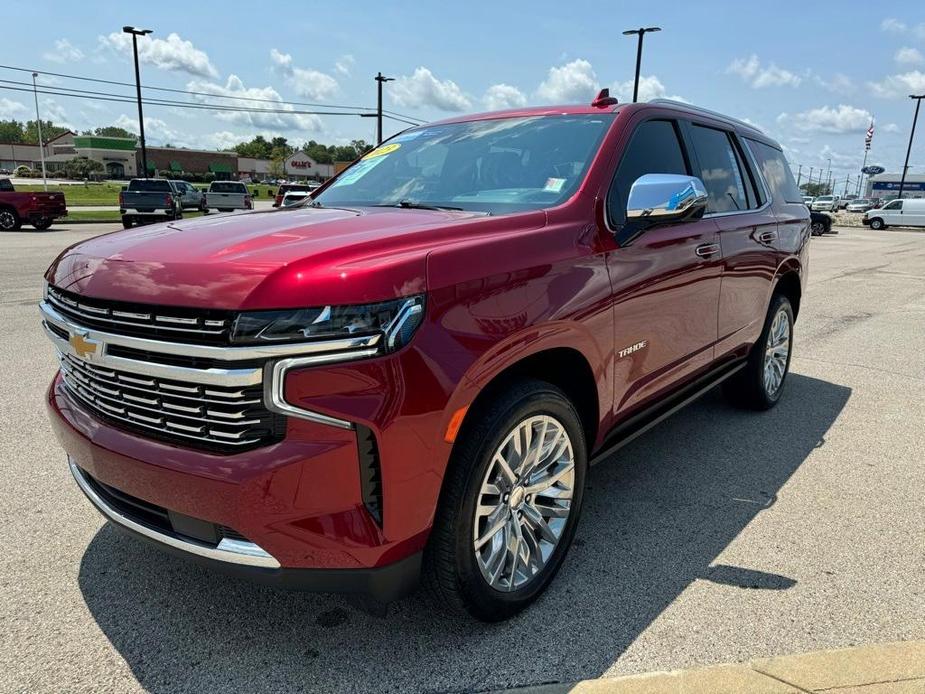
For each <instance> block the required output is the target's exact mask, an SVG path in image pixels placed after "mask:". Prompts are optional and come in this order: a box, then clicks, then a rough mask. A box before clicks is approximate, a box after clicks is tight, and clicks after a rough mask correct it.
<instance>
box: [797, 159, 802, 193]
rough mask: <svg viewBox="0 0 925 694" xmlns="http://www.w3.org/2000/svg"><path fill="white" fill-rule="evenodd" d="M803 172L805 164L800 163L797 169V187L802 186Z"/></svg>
mask: <svg viewBox="0 0 925 694" xmlns="http://www.w3.org/2000/svg"><path fill="white" fill-rule="evenodd" d="M802 173H803V165H802V164H800V167H799V168H798V169H797V188H799V187H800V174H802Z"/></svg>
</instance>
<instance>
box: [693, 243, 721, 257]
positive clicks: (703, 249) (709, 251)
mask: <svg viewBox="0 0 925 694" xmlns="http://www.w3.org/2000/svg"><path fill="white" fill-rule="evenodd" d="M694 253H696V254H697V255H699V256H700V257H701V258H709V257H710V256H711V255H716V254H717V253H719V244H718V243H704V244H701V245H699V246H697V248H696V249H694Z"/></svg>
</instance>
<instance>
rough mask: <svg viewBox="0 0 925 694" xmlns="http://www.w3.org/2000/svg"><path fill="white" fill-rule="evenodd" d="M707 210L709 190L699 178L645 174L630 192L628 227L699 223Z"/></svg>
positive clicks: (627, 209)
mask: <svg viewBox="0 0 925 694" xmlns="http://www.w3.org/2000/svg"><path fill="white" fill-rule="evenodd" d="M706 209H707V189H706V188H705V187H704V185H703V181H701V180H700V179H699V178H697V177H696V176H681V175H678V174H645V175H643V176H640V177H639V178H637V179H636V181H635V183H633V185H632V187H631V188H630V194H629V198H628V200H627V203H626V221H627V223H634V222H635V223H636V224H639V223H642V224H643V225H648V226H652V225H655V224H674V223H676V222H685V221H687V220H690V219H699V218H700V217H702V216H703V213H704V211H705V210H706Z"/></svg>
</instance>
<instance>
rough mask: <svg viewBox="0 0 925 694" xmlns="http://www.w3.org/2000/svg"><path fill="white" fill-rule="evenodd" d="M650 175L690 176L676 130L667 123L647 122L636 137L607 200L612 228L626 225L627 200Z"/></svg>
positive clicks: (641, 126) (630, 144) (622, 161)
mask: <svg viewBox="0 0 925 694" xmlns="http://www.w3.org/2000/svg"><path fill="white" fill-rule="evenodd" d="M648 173H667V174H682V175H687V174H688V168H687V162H686V161H685V159H684V153H683V151H682V150H681V143H680V141H679V139H678V132H677V129H676V126H675V125H674V123H672V122H671V121H667V120H650V121H646V122H645V123H643V124H642V125H640V126H639V127H638V128H636V131H635V132H634V133H633V137H632V139H631V140H630V143H629V145H628V146H627V148H626V151H625V152H624V153H623V158H622V159H621V160H620V165H619V167H618V168H617V173H616V175H614V178H613V182H612V183H611V184H610V194H609V195H608V196H607V216H608V219H609V220H610V224H611V226H614V227H618V226H621V225H622V224H624V223H625V222H626V200H627V198H628V197H629V193H630V187H632V185H633V183H634V182H635V181H636V179H637V178H639V177H640V176H642V175H643V174H648Z"/></svg>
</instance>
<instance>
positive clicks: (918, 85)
mask: <svg viewBox="0 0 925 694" xmlns="http://www.w3.org/2000/svg"><path fill="white" fill-rule="evenodd" d="M867 86H868V87H869V88H870V91H871V92H872V93H873V94H874V95H875V96H882V97H897V96H906V95H908V94H921V93H922V92H925V72H921V71H919V70H911V71H910V72H905V73H903V74H901V75H889V76H888V77H885V78H883V79H882V80H881V81H879V82H868V83H867Z"/></svg>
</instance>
